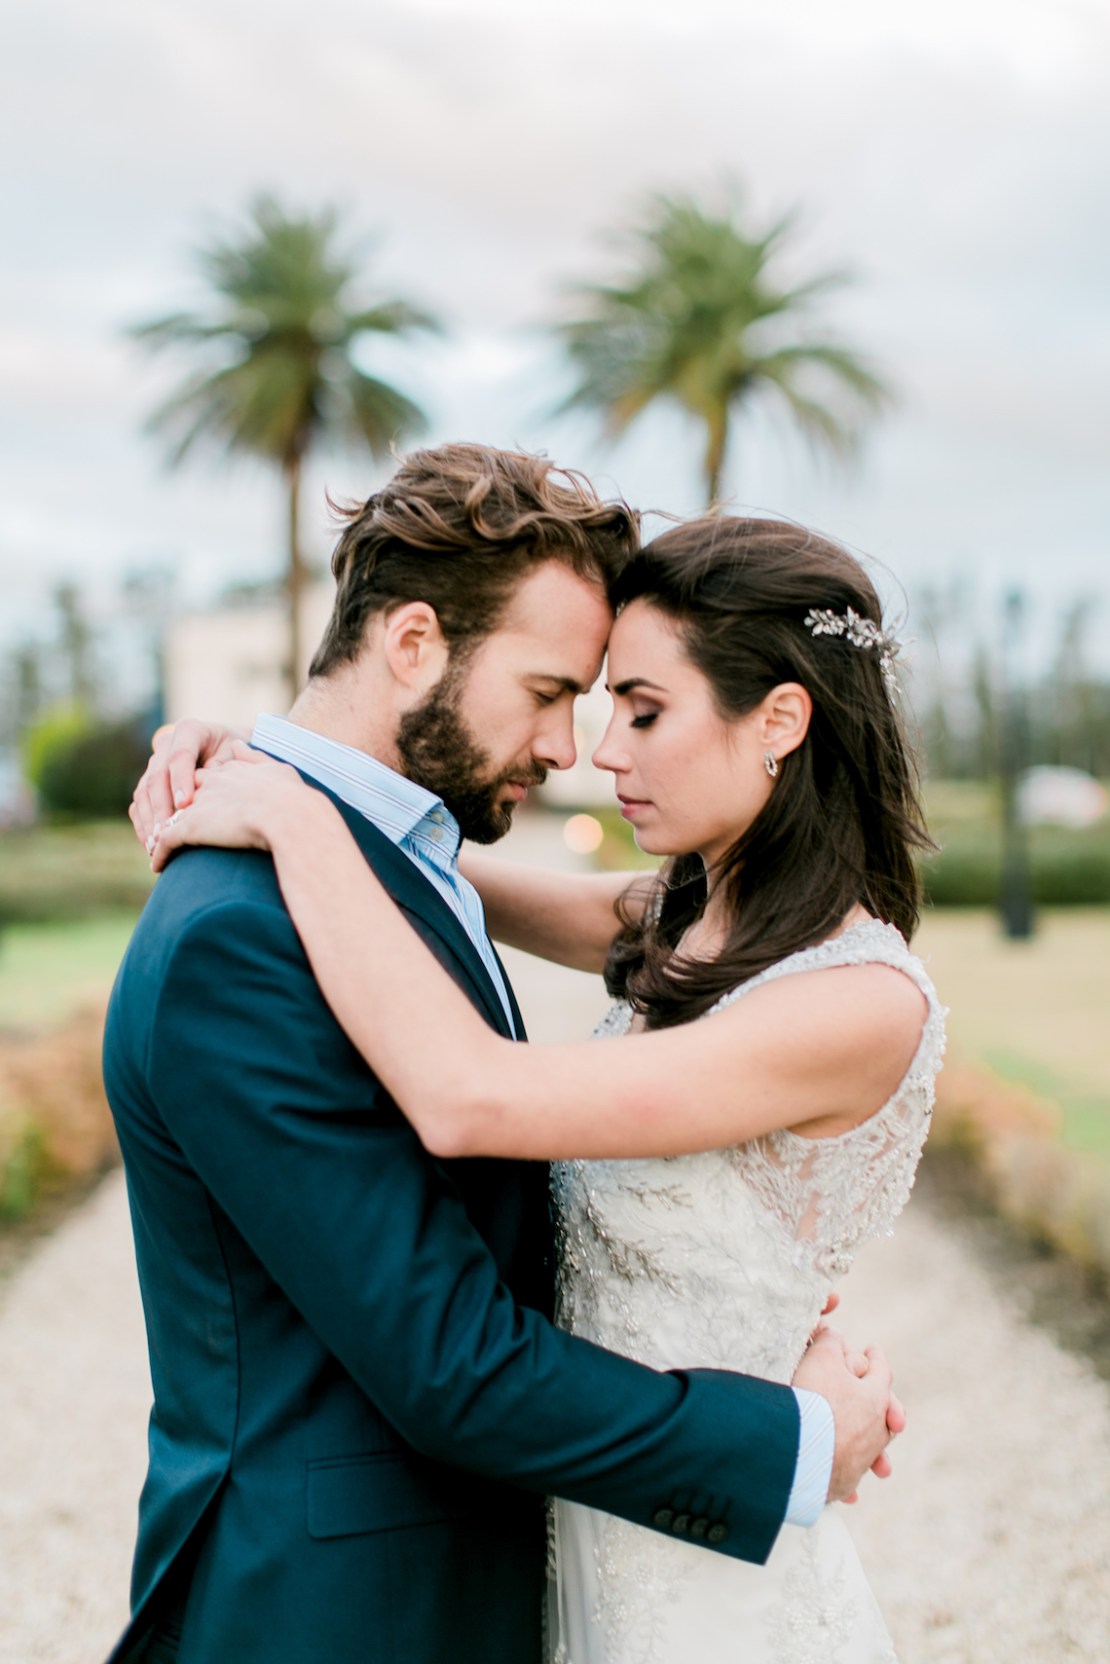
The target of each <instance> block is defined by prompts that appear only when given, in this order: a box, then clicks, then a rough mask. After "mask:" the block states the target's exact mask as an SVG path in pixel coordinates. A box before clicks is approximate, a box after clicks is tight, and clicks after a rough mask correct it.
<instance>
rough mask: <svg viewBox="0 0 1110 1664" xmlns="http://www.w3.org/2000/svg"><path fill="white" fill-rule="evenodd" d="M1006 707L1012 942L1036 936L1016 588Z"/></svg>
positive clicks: (1002, 754)
mask: <svg viewBox="0 0 1110 1664" xmlns="http://www.w3.org/2000/svg"><path fill="white" fill-rule="evenodd" d="M1002 618H1003V627H1002V702H1001V710H1000V712H999V715H1000V718H1001V721H1000V733H999V764H1000V773H1001V777H1002V891H1001V895H1000V897H999V903H1000V912H1001V917H1002V931H1003V934H1004V935H1005V936H1008V937H1009V938H1010V940H1011V941H1027V940H1028V939H1029V937H1030V936H1032V934H1033V890H1032V884H1031V881H1030V873H1029V837H1028V832H1027V830H1026V827H1025V823H1024V821H1023V820H1022V818H1021V815H1020V814H1019V812H1018V781H1019V780H1020V778H1021V774H1022V771H1023V770H1024V769H1025V768H1027V767H1028V764H1029V711H1028V707H1027V705H1026V693H1025V677H1024V675H1023V674H1022V663H1021V658H1022V653H1021V649H1022V636H1023V631H1024V624H1025V598H1024V596H1023V595H1022V593H1021V591H1020V590H1019V589H1012V590H1011V591H1010V592H1009V594H1008V595H1007V596H1006V600H1005V604H1004V607H1003V614H1002Z"/></svg>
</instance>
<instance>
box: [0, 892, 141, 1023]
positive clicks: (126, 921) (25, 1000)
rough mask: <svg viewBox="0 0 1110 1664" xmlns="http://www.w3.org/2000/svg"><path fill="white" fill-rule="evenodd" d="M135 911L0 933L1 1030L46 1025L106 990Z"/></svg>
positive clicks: (67, 1014)
mask: <svg viewBox="0 0 1110 1664" xmlns="http://www.w3.org/2000/svg"><path fill="white" fill-rule="evenodd" d="M135 918H136V914H135V911H134V909H127V910H116V911H113V912H110V913H99V914H96V915H95V916H94V917H92V918H88V919H77V920H73V921H71V922H68V923H60V924H37V925H11V926H9V928H8V929H7V930H6V931H4V933H3V934H2V935H0V1030H3V1029H30V1028H49V1027H51V1026H52V1025H53V1024H55V1023H60V1022H63V1021H64V1020H65V1018H66V1017H68V1016H69V1015H70V1013H71V1012H72V1011H74V1010H75V1009H76V1008H77V1007H78V1006H81V1005H83V1004H85V1003H87V1002H89V1001H92V1000H96V999H98V998H100V997H101V996H103V995H104V994H106V993H107V991H108V989H109V988H110V987H111V985H112V979H113V978H114V976H115V974H116V968H117V966H118V965H119V962H120V960H121V959H122V957H123V951H124V949H125V948H126V946H127V943H128V939H129V937H130V935H131V932H132V930H133V929H134V927H135Z"/></svg>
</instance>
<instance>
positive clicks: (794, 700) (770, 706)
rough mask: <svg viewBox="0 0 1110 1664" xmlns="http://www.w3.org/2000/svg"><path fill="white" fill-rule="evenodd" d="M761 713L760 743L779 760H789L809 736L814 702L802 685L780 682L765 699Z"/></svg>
mask: <svg viewBox="0 0 1110 1664" xmlns="http://www.w3.org/2000/svg"><path fill="white" fill-rule="evenodd" d="M760 712H761V717H762V722H761V727H760V736H761V738H760V743H761V744H762V745H764V746H766V748H767V750H768V751H773V752H774V754H775V756H776V757H786V756H788V755H789V754H790V752H791V751H796V750H797V749H798V747H799V746H800V745H801V743H802V741H803V740H804V739H805V737H806V735H807V734H808V732H809V724H810V719H811V717H812V716H813V700H812V699H811V698H810V695H809V693H808V691H807V690H806V689H805V688H804V687H803V686H802V684H801V683H800V682H780V684H779V685H778V687H775V688H772V689H771V691H770V693H769V694H768V695H767V697H766V698H765V699H764V701H763V703H762V705H761V706H760Z"/></svg>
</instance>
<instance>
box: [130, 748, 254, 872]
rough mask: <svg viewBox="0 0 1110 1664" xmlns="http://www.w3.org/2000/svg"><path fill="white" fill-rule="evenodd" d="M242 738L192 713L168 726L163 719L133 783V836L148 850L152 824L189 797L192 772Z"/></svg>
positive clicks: (219, 758)
mask: <svg viewBox="0 0 1110 1664" xmlns="http://www.w3.org/2000/svg"><path fill="white" fill-rule="evenodd" d="M242 738H243V736H242V735H240V734H238V733H237V732H236V731H235V729H234V728H224V727H221V726H219V725H218V724H216V723H214V722H201V721H200V720H199V719H198V718H197V717H184V718H183V719H182V721H180V722H177V723H174V724H173V725H172V726H171V725H170V724H169V723H168V722H167V723H164V724H163V726H162V727H161V728H159V730H158V732H157V733H156V734H155V736H154V739H153V741H152V746H153V750H152V753H151V758H150V761H149V762H148V763H147V765H146V768H145V769H144V771H143V775H142V778H141V779H140V781H139V783H138V785H137V786H136V787H135V791H134V795H133V796H132V799H131V807H130V809H128V811H127V813H128V815H129V817H130V820H131V824H132V826H133V827H134V828H135V836H136V837H137V838H138V840H139V842H140V843H141V844H142V845H143V846H144V848H146V849H147V850H148V851H149V849H150V840H151V838H152V837H153V836H154V833H155V831H156V829H157V828H159V827H161V826H164V825H165V823H166V821H168V820H169V818H170V816H171V815H172V814H173V812H174V811H175V809H183V808H184V807H185V806H186V805H187V804H189V803H191V802H192V801H193V793H194V791H195V789H196V774H197V770H198V769H199V768H202V767H203V766H204V765H205V764H211V763H222V762H226V761H227V760H228V759H229V758H230V757H233V756H234V755H235V751H234V747H235V745H236V744H237V743H238V742H239V741H240V740H241V739H242Z"/></svg>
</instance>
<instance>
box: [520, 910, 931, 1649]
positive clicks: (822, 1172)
mask: <svg viewBox="0 0 1110 1664" xmlns="http://www.w3.org/2000/svg"><path fill="white" fill-rule="evenodd" d="M861 964H885V965H892V966H895V967H896V968H897V969H899V970H901V971H903V972H904V973H905V975H907V976H908V977H910V978H911V979H912V980H913V982H915V983H916V984H917V986H918V987H919V988H920V989H921V990H922V992H923V994H924V995H925V999H926V1002H927V1014H926V1017H925V1022H924V1025H923V1029H922V1034H921V1040H920V1043H919V1045H918V1047H917V1051H916V1054H915V1056H914V1058H913V1061H912V1063H911V1065H910V1067H909V1070H908V1071H907V1073H906V1075H905V1078H904V1079H903V1081H902V1083H901V1085H900V1086H899V1087H898V1089H897V1091H896V1092H895V1093H894V1095H893V1097H892V1098H890V1100H889V1101H888V1102H887V1103H886V1104H885V1105H884V1106H883V1107H882V1108H881V1109H880V1110H879V1111H878V1112H877V1113H876V1114H875V1115H873V1116H871V1117H870V1119H869V1120H867V1121H864V1122H863V1123H862V1124H861V1125H859V1126H858V1127H855V1128H854V1129H853V1130H851V1131H850V1132H847V1133H844V1134H842V1135H840V1136H839V1137H836V1138H826V1139H810V1138H804V1137H802V1136H800V1135H799V1134H796V1133H792V1132H789V1131H782V1132H774V1133H771V1134H769V1135H767V1136H766V1137H763V1138H758V1139H754V1140H752V1141H751V1142H750V1143H747V1144H743V1145H739V1146H737V1147H734V1148H731V1149H727V1150H713V1151H709V1152H707V1153H704V1154H700V1155H692V1156H678V1157H670V1158H666V1159H650V1160H639V1161H623V1160H622V1161H571V1162H562V1163H559V1164H558V1165H557V1166H556V1168H555V1172H554V1181H553V1183H554V1198H555V1206H556V1213H557V1218H558V1222H559V1236H560V1242H561V1264H560V1272H559V1292H560V1322H561V1323H562V1325H563V1327H564V1328H567V1329H570V1330H571V1331H572V1332H573V1333H574V1334H576V1335H584V1336H586V1337H587V1338H588V1339H590V1340H593V1341H597V1342H598V1343H599V1344H601V1345H602V1346H606V1347H609V1348H610V1349H611V1350H613V1351H617V1352H623V1353H626V1354H627V1355H629V1356H631V1357H634V1358H637V1359H639V1360H640V1361H642V1362H643V1363H647V1364H651V1365H654V1366H655V1367H657V1368H661V1369H666V1368H675V1367H695V1366H703V1367H710V1368H717V1369H734V1370H740V1371H743V1372H745V1373H747V1374H750V1375H758V1376H763V1377H764V1378H766V1379H769V1380H772V1381H782V1382H787V1381H789V1380H790V1378H791V1376H792V1375H793V1373H794V1369H795V1367H796V1365H797V1363H798V1360H799V1358H800V1357H801V1355H802V1353H803V1351H804V1350H805V1345H806V1341H807V1339H808V1337H809V1335H810V1333H811V1331H812V1329H813V1327H814V1325H815V1324H816V1323H817V1321H818V1318H819V1316H820V1313H821V1310H822V1307H823V1306H824V1304H825V1299H826V1296H827V1294H828V1292H829V1290H830V1289H831V1288H832V1287H833V1285H834V1284H835V1283H838V1282H839V1281H840V1280H841V1279H842V1278H843V1277H844V1274H845V1273H846V1271H847V1270H848V1267H849V1266H850V1264H851V1262H852V1257H853V1254H854V1252H855V1250H856V1248H857V1247H858V1246H859V1244H860V1243H862V1242H863V1241H864V1240H865V1239H866V1238H868V1237H873V1236H878V1235H884V1234H888V1233H889V1231H890V1228H891V1225H892V1222H893V1220H894V1219H895V1217H896V1215H897V1214H898V1213H899V1212H900V1211H901V1209H902V1208H903V1206H904V1205H905V1202H906V1200H907V1198H908V1196H909V1193H910V1189H911V1186H912V1184H913V1179H914V1173H915V1169H916V1167H917V1162H918V1157H919V1156H920V1154H921V1147H922V1144H923V1143H924V1140H925V1134H926V1131H927V1129H928V1125H929V1115H930V1112H931V1109H932V1104H933V1093H934V1082H935V1077H936V1074H937V1071H938V1069H939V1067H940V1062H941V1056H942V1053H943V1049H944V1015H945V1013H944V1010H943V1008H942V1007H941V1006H940V1004H939V1003H938V1001H937V996H936V992H935V990H934V988H933V985H932V983H931V981H930V980H929V978H928V976H927V974H926V972H925V970H924V967H923V966H922V964H921V962H920V960H918V959H917V958H915V957H914V956H913V954H911V953H910V951H909V949H908V948H907V946H906V944H905V942H904V940H903V939H902V937H901V935H900V934H899V933H898V931H897V930H895V929H894V928H893V927H892V926H890V925H885V924H881V923H878V922H876V921H874V920H865V921H864V922H862V923H860V924H857V925H854V926H851V927H849V928H848V929H847V930H845V931H843V932H842V933H841V934H840V935H839V936H837V937H835V938H833V939H832V940H830V941H828V942H824V943H822V944H821V945H820V946H818V947H815V948H808V949H806V950H804V951H803V952H801V953H795V954H792V955H790V957H789V958H787V959H784V960H781V961H780V962H779V963H778V964H776V965H774V966H772V967H771V968H770V969H769V970H767V971H765V972H763V973H762V974H761V975H760V976H757V977H753V978H752V979H751V981H749V982H747V983H745V984H743V985H742V986H741V987H740V988H737V989H735V990H734V991H733V992H732V993H730V994H726V995H725V997H724V998H723V999H722V1000H720V1001H719V1002H718V1004H717V1006H715V1007H714V1008H713V1009H714V1010H717V1009H719V1008H720V1006H723V1005H725V1004H727V1003H729V1002H730V1001H732V1000H734V999H742V998H744V997H745V996H746V995H747V994H748V993H750V992H751V990H752V989H754V988H756V987H758V986H759V985H760V984H761V983H764V982H768V981H770V980H771V979H772V978H775V977H781V976H789V975H791V974H793V973H796V972H799V971H810V970H817V969H819V968H822V967H832V966H837V965H861ZM707 1015H708V1014H707ZM630 1018H631V1013H630V1011H629V1008H628V1006H627V1005H626V1004H623V1003H621V1004H618V1005H615V1006H614V1007H613V1008H612V1010H611V1011H610V1012H609V1015H608V1016H607V1017H606V1019H605V1020H604V1022H603V1023H602V1024H601V1026H600V1028H599V1029H598V1031H597V1032H598V1034H599V1035H601V1036H619V1035H622V1034H624V1033H625V1032H626V1031H627V1029H628V1026H629V1023H630ZM737 1090H738V1091H743V1081H742V1080H739V1081H738V1082H737ZM804 1110H805V1106H804V1105H799V1115H798V1119H799V1120H802V1119H804ZM552 1548H553V1577H554V1581H553V1584H552V1600H551V1611H550V1614H549V1617H550V1622H549V1651H550V1657H551V1660H552V1664H687V1661H690V1664H693V1661H695V1660H696V1661H697V1664H891V1661H893V1660H894V1657H895V1654H894V1650H893V1647H892V1645H891V1642H890V1638H889V1635H888V1633H887V1630H886V1626H885V1624H884V1623H883V1620H882V1616H881V1614H880V1612H879V1609H878V1606H877V1604H876V1602H875V1599H874V1597H873V1596H872V1594H871V1591H870V1589H869V1588H868V1585H867V1581H866V1579H865V1577H864V1575H863V1571H862V1569H861V1567H860V1563H859V1560H858V1558H857V1556H856V1553H855V1549H854V1547H853V1545H852V1542H851V1539H850V1538H849V1536H848V1532H847V1530H846V1527H845V1525H844V1521H843V1519H842V1518H841V1517H840V1510H839V1509H838V1508H835V1507H833V1508H826V1509H825V1511H824V1514H823V1515H822V1517H821V1519H820V1521H819V1522H818V1524H817V1525H816V1526H815V1527H813V1528H812V1529H811V1530H803V1529H800V1528H797V1527H793V1526H784V1527H783V1528H782V1531H781V1533H780V1535H779V1537H778V1540H777V1542H776V1544H775V1547H774V1549H773V1551H772V1553H771V1557H770V1560H769V1562H768V1564H767V1565H766V1566H752V1565H748V1564H746V1563H744V1562H742V1561H737V1560H734V1559H730V1558H728V1557H726V1556H724V1555H721V1554H718V1553H712V1552H709V1551H707V1550H706V1549H704V1548H700V1547H698V1546H696V1545H695V1544H694V1543H683V1542H678V1541H675V1539H674V1538H673V1537H672V1536H669V1535H668V1536H664V1535H663V1534H662V1533H661V1532H657V1531H650V1530H647V1529H645V1528H643V1527H640V1526H636V1525H632V1524H630V1523H629V1522H627V1521H624V1520H619V1519H616V1518H614V1517H613V1516H611V1515H609V1514H603V1513H599V1512H596V1511H595V1510H593V1509H589V1508H584V1507H582V1506H580V1505H578V1504H575V1503H568V1502H563V1501H556V1502H555V1503H554V1505H553V1510H552Z"/></svg>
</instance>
